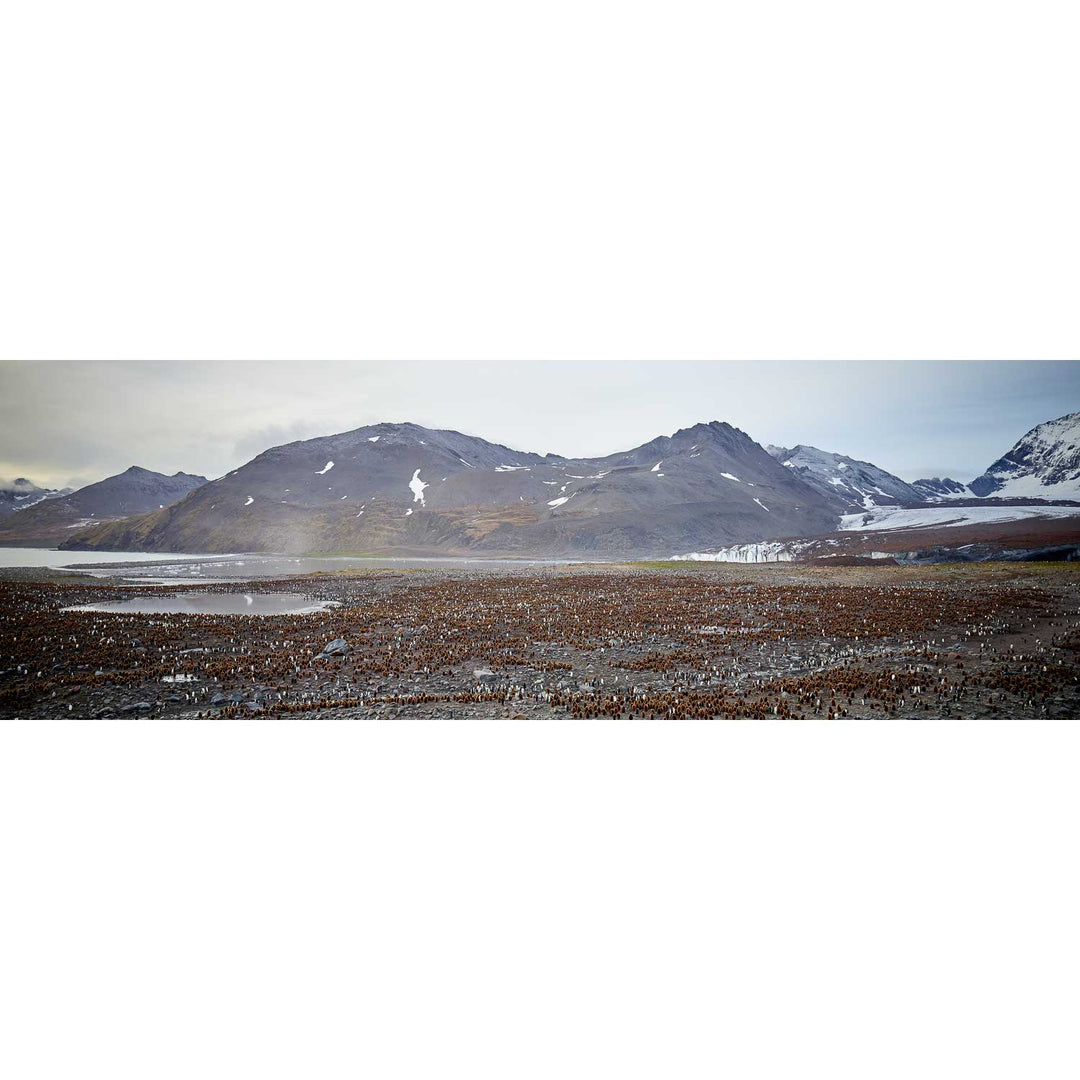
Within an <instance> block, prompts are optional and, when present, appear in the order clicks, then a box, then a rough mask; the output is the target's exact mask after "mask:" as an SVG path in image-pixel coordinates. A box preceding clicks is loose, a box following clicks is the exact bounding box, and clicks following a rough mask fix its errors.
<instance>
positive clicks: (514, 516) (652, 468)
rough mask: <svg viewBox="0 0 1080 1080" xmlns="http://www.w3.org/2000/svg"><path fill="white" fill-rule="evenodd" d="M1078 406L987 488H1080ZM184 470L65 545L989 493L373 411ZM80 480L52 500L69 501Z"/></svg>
mask: <svg viewBox="0 0 1080 1080" xmlns="http://www.w3.org/2000/svg"><path fill="white" fill-rule="evenodd" d="M1078 418H1080V414H1073V415H1072V417H1063V418H1062V419H1061V420H1059V421H1054V422H1053V423H1052V424H1043V425H1040V426H1039V427H1038V428H1036V429H1034V430H1033V432H1030V433H1029V434H1028V435H1027V436H1025V439H1023V440H1021V442H1020V443H1018V444H1017V446H1016V447H1014V448H1013V450H1012V451H1010V453H1009V454H1008V455H1006V457H1005V458H1002V459H1001V461H999V462H996V463H995V465H993V466H991V469H990V470H988V472H987V474H985V475H986V476H987V477H991V476H992V477H993V479H992V481H988V482H993V483H995V484H997V486H996V487H994V488H993V490H992V493H993V494H994V495H997V494H999V493H1001V494H1005V495H1008V494H1010V491H1009V490H1008V485H1009V484H1010V483H1013V484H1016V483H1019V482H1020V480H1023V482H1024V483H1025V484H1027V485H1028V486H1029V487H1030V488H1031V491H1030V492H1027V493H1025V494H1028V495H1030V496H1032V497H1034V496H1035V494H1036V490H1035V489H1036V488H1038V494H1039V495H1042V496H1043V497H1049V498H1069V497H1072V498H1080V450H1078V446H1077V427H1078V423H1077V421H1078ZM1025 440H1026V441H1025ZM1003 463H1005V464H1003ZM130 471H131V470H129V472H130ZM123 475H124V476H127V474H123ZM151 475H154V476H159V474H151ZM179 477H184V474H177V477H173V478H160V479H163V480H176V479H177V478H179ZM1048 478H1052V482H1051V481H1050V480H1049V479H1048ZM113 479H114V480H115V479H117V478H113ZM184 479H185V480H186V481H188V482H190V483H191V487H190V489H189V491H188V492H179V493H178V494H177V495H176V498H175V499H172V498H170V499H167V498H165V497H162V496H155V497H154V498H155V500H156V501H155V504H154V506H153V507H147V506H143V507H141V509H143V510H149V512H148V513H138V512H133V511H132V510H130V509H125V510H124V511H123V512H119V511H117V512H113V513H111V514H110V516H111V517H113V518H114V519H121V520H112V521H111V522H108V523H106V524H103V525H96V526H95V527H93V528H86V529H80V530H79V531H77V532H71V531H67V533H66V536H65V537H64V539H63V543H62V545H61V546H63V547H64V548H68V549H79V548H99V549H105V550H117V551H122V550H149V551H198V552H233V551H237V552H238V551H275V552H288V553H304V552H310V553H316V552H318V553H333V552H340V553H362V552H368V553H372V554H412V555H420V554H443V555H448V554H457V555H502V556H535V557H579V558H580V557H597V558H617V557H630V556H646V555H657V556H659V555H668V554H672V553H676V552H680V551H695V550H706V549H710V550H715V549H716V548H719V547H724V546H726V545H731V544H739V543H748V542H750V543H758V542H762V541H770V540H774V539H780V538H791V537H813V536H820V535H823V534H828V533H830V532H832V531H833V530H835V529H836V528H837V527H838V524H839V522H840V520H841V518H842V517H843V516H844V515H851V514H852V513H857V512H860V511H870V510H873V509H874V508H875V507H888V506H897V507H905V506H906V507H911V506H920V505H926V504H927V503H930V502H942V501H949V500H954V499H956V498H967V499H974V498H975V497H976V496H978V495H980V494H982V493H983V492H982V491H979V490H975V484H978V483H979V481H976V482H975V483H973V485H972V490H968V489H966V488H965V487H964V485H962V484H960V483H958V482H957V481H955V480H951V479H949V478H944V479H941V478H933V479H927V480H918V481H916V482H914V483H911V484H909V483H907V482H906V481H904V480H901V479H900V478H899V477H897V476H894V475H893V474H891V473H889V472H886V471H885V470H884V469H881V468H880V467H878V466H876V465H873V464H871V463H870V462H865V461H859V460H857V459H855V458H851V457H847V456H846V455H843V454H836V453H831V452H829V451H824V450H819V449H817V448H815V447H811V446H803V445H800V446H796V447H793V448H792V449H785V448H781V447H770V448H769V449H768V450H766V449H765V448H763V447H761V446H760V445H759V444H758V443H756V442H754V440H753V439H751V438H750V436H749V435H747V434H746V433H745V432H742V431H740V430H739V429H738V428H735V427H732V426H731V425H730V424H727V423H722V422H719V421H713V422H711V423H707V424H696V425H695V426H693V427H689V428H684V429H682V430H680V431H677V432H675V434H674V435H671V436H660V437H659V438H656V439H653V440H652V441H650V442H648V443H645V444H644V445H642V446H638V447H635V448H633V449H631V450H627V451H623V452H621V453H616V454H611V455H609V456H607V457H598V458H563V457H560V456H558V455H555V454H547V455H544V456H541V455H539V454H534V453H528V452H525V451H519V450H512V449H510V448H508V447H506V446H501V445H498V444H495V443H490V442H487V441H486V440H484V439H481V438H477V437H475V436H471V435H464V434H462V433H460V432H457V431H437V430H432V429H430V428H425V427H421V426H419V425H416V424H409V423H403V424H389V423H387V424H375V425H372V426H368V427H361V428H357V429H356V430H354V431H349V432H344V433H342V434H339V435H329V436H325V437H322V438H317V439H308V440H305V441H302V442H294V443H289V444H287V445H284V446H276V447H273V448H271V449H269V450H267V451H265V452H264V453H262V454H260V455H259V456H258V457H256V458H254V459H253V460H252V461H250V462H248V463H247V464H246V465H244V466H242V467H241V468H239V469H236V470H234V471H233V472H231V473H229V474H228V475H227V476H223V477H221V478H220V479H218V480H214V481H212V482H209V483H205V482H204V481H203V479H202V478H201V477H185V478H184ZM981 480H983V478H980V481H981ZM103 483H108V481H104V482H103ZM94 486H95V485H91V487H94ZM985 486H986V485H985V484H984V485H982V487H983V488H985ZM89 490H90V489H89V488H85V489H82V491H83V492H86V491H89ZM81 494H82V492H75V493H74V495H71V496H67V497H66V498H65V499H58V500H55V501H54V502H53V503H51V504H50V506H52V505H57V506H59V505H60V504H63V503H66V505H67V506H69V507H70V506H73V505H75V504H73V503H72V502H71V500H74V499H76V497H77V496H80V495H81ZM41 509H42V508H41V507H34V508H33V510H31V511H26V512H25V513H26V514H28V515H29V514H30V513H33V512H40V511H41ZM65 513H66V514H67V516H66V517H65V518H64V529H65V530H68V528H69V527H70V526H74V525H76V524H79V523H82V524H87V525H88V524H90V522H87V521H85V520H82V521H81V522H80V515H81V517H82V518H86V517H89V516H91V515H89V514H88V513H86V509H85V506H84V505H83V503H82V502H79V503H78V511H77V513H74V514H70V513H68V512H67V511H65ZM132 513H134V514H135V516H126V515H131V514H132ZM54 514H55V512H54ZM95 514H96V517H97V518H98V519H101V518H102V516H103V514H102V513H101V511H99V510H96V511H95ZM17 517H22V514H19V515H17ZM71 519H74V520H71ZM9 524H10V523H9ZM4 542H9V541H5V540H4V539H3V533H2V532H0V543H4Z"/></svg>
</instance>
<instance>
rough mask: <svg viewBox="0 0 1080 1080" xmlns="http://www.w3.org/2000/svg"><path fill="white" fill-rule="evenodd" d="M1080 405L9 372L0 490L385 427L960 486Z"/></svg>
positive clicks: (965, 370) (973, 384)
mask: <svg viewBox="0 0 1080 1080" xmlns="http://www.w3.org/2000/svg"><path fill="white" fill-rule="evenodd" d="M1077 410H1080V362H1066V361H1058V362H1055V361H1048V362H1043V361H1034V360H1029V361H985V362H984V361H965V362H957V361H888V362H886V361H836V362H831V361H806V360H801V361H760V360H756V361H743V362H740V361H712V362H707V361H685V362H684V361H678V360H671V361H664V362H648V363H646V362H639V361H625V362H615V361H609V362H600V361H590V362H588V363H580V364H575V363H570V362H566V361H558V362H550V363H548V362H543V361H535V362H519V361H515V362H504V363H494V362H488V361H484V362H475V363H469V362H459V361H455V362H452V363H451V362H441V361H413V362H402V361H394V362H379V361H357V362H354V363H344V362H332V363H324V362H320V361H318V360H311V361H217V362H211V361H193V362H178V361H169V362H164V361H115V362H102V361H3V362H0V481H8V480H11V479H12V478H14V477H16V476H25V477H28V478H29V479H31V480H33V481H35V482H36V483H38V484H41V485H47V486H75V487H77V486H81V485H83V484H86V483H92V482H94V481H96V480H100V479H103V478H104V477H106V476H110V475H113V474H115V473H117V472H122V471H123V470H124V469H126V468H127V467H128V466H129V465H141V466H143V467H145V468H148V469H154V470H156V471H158V472H163V473H168V474H172V473H175V472H178V471H183V472H189V473H199V474H202V475H204V476H207V477H209V478H211V479H213V478H215V477H217V476H221V475H222V474H224V473H226V472H228V471H229V470H231V469H234V468H236V467H237V466H239V465H242V464H244V463H245V462H246V461H249V460H250V459H251V458H253V457H254V456H255V455H256V454H259V453H261V452H262V451H263V450H265V449H267V448H268V447H270V446H275V445H279V444H281V443H284V442H292V441H295V440H297V439H305V438H313V437H316V436H320V435H330V434H334V433H336V432H341V431H349V430H351V429H353V428H357V427H361V426H363V425H366V424H373V423H378V422H380V421H406V420H409V421H413V422H414V423H418V424H423V425H425V426H427V427H447V428H454V429H456V430H459V431H463V432H465V433H467V434H470V435H479V436H482V437H483V438H486V439H489V440H491V441H492V442H497V443H504V444H506V445H507V446H510V447H513V448H515V449H521V450H530V451H534V452H537V453H541V454H544V453H549V452H550V453H558V454H563V455H565V456H568V457H570V456H598V455H603V454H608V453H612V452H614V451H617V450H625V449H628V448H630V447H632V446H637V445H640V444H641V443H643V442H647V441H648V440H650V439H652V438H655V437H656V436H657V435H670V434H671V433H672V432H674V431H676V430H678V429H679V428H682V427H689V426H690V425H692V424H695V423H698V422H701V421H710V420H725V421H727V422H728V423H730V424H733V425H734V426H735V427H738V428H741V429H742V430H743V431H745V432H747V434H749V435H750V436H751V437H753V438H754V439H756V440H757V441H758V442H760V443H761V444H762V445H766V444H769V443H773V444H776V445H781V446H788V447H790V446H794V445H796V444H797V443H804V444H807V445H811V446H817V447H819V448H821V449H824V450H831V451H837V452H840V453H843V454H848V455H850V456H851V457H855V458H859V459H861V460H865V461H871V462H873V463H874V464H876V465H879V466H881V467H882V468H884V469H887V470H888V471H890V472H893V473H895V474H896V475H898V476H900V477H902V478H903V479H905V480H915V479H919V478H920V477H925V476H951V477H953V478H954V479H957V480H960V481H962V482H967V481H969V480H971V479H973V478H974V477H975V476H977V475H979V474H980V473H981V472H983V471H984V470H985V469H986V468H987V466H989V465H990V464H991V463H992V462H993V461H994V460H996V459H997V458H998V457H1000V456H1001V455H1002V454H1004V453H1005V452H1006V451H1007V450H1008V449H1009V448H1010V447H1011V446H1012V445H1013V443H1015V442H1016V440H1017V439H1019V438H1020V437H1021V436H1022V435H1023V434H1024V433H1025V432H1026V431H1028V430H1029V429H1030V428H1031V427H1033V426H1034V425H1035V424H1038V423H1041V422H1042V421H1044V420H1049V419H1052V418H1054V417H1057V416H1061V415H1063V414H1065V413H1068V412H1074V411H1077Z"/></svg>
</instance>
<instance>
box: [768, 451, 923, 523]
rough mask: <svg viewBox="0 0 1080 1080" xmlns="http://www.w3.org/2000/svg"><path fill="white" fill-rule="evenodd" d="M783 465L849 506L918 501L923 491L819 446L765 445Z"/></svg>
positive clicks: (861, 462)
mask: <svg viewBox="0 0 1080 1080" xmlns="http://www.w3.org/2000/svg"><path fill="white" fill-rule="evenodd" d="M767 450H768V451H769V453H770V454H771V455H772V456H773V457H774V458H776V460H777V461H779V462H780V464H781V465H783V466H784V467H785V468H788V469H791V471H792V472H793V473H795V474H796V475H797V476H798V477H799V478H800V479H801V480H804V481H805V482H806V483H807V484H809V485H810V486H811V487H812V488H814V490H815V491H817V492H819V493H820V494H821V495H825V496H828V495H832V496H833V497H835V498H838V499H841V500H842V501H843V502H844V504H845V505H846V506H847V507H848V508H849V509H866V510H870V509H872V508H873V507H875V506H886V505H895V504H897V503H921V502H923V501H924V496H923V494H922V493H921V492H920V491H918V490H917V489H916V488H915V487H913V486H912V485H911V484H908V483H905V481H903V480H901V479H900V477H898V476H893V474H892V473H889V472H886V471H885V470H884V469H879V468H878V467H877V466H876V465H871V464H870V462H868V461H858V460H856V459H855V458H851V457H847V456H846V455H844V454H833V453H830V452H829V451H828V450H819V449H818V448H817V447H816V446H801V445H800V446H795V447H792V448H791V449H790V450H786V449H785V448H784V447H782V446H769V447H767Z"/></svg>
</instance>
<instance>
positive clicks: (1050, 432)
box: [968, 412, 1080, 499]
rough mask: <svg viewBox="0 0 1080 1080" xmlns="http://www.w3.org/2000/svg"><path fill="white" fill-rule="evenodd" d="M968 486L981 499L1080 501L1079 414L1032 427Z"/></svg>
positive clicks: (1070, 414)
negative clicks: (991, 497) (990, 497)
mask: <svg viewBox="0 0 1080 1080" xmlns="http://www.w3.org/2000/svg"><path fill="white" fill-rule="evenodd" d="M968 487H970V488H971V490H972V491H973V492H974V493H975V494H976V495H978V496H980V497H986V496H990V495H993V496H995V497H1001V498H1039V499H1080V412H1074V413H1069V414H1068V415H1066V416H1059V417H1058V418H1057V419H1056V420H1048V421H1046V423H1044V424H1039V425H1037V426H1036V427H1033V428H1032V429H1031V430H1030V431H1029V432H1028V433H1027V434H1026V435H1025V436H1024V437H1023V438H1022V439H1021V440H1020V441H1019V442H1018V443H1016V445H1015V446H1014V447H1013V448H1012V449H1011V450H1010V451H1009V452H1008V453H1007V454H1005V455H1004V457H1000V458H998V460H997V461H995V462H994V464H993V465H991V466H990V468H989V469H987V470H986V472H984V473H983V474H982V476H979V477H976V478H975V479H974V480H972V481H971V483H970V484H969V485H968Z"/></svg>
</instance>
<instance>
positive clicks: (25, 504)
mask: <svg viewBox="0 0 1080 1080" xmlns="http://www.w3.org/2000/svg"><path fill="white" fill-rule="evenodd" d="M70 492H71V488H42V487H38V486H37V484H35V483H34V482H33V481H32V480H27V479H26V477H25V476H19V477H17V478H16V479H14V480H12V481H10V482H7V481H2V480H0V520H2V519H3V518H6V517H8V516H9V515H11V514H14V513H15V512H16V511H18V510H27V509H29V508H30V507H31V506H34V505H35V504H36V503H39V502H43V501H44V500H45V499H57V498H60V497H61V496H63V495H67V494H69V493H70Z"/></svg>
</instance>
